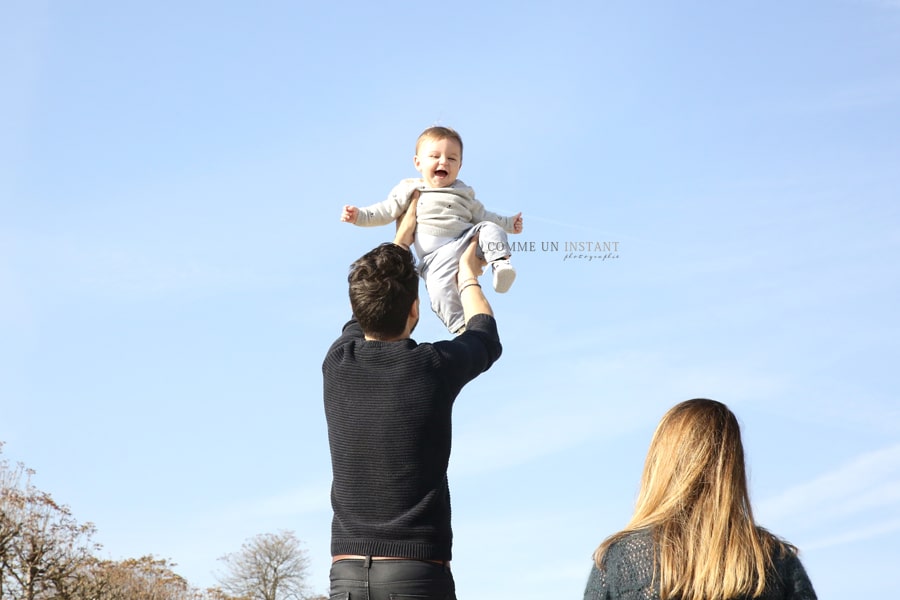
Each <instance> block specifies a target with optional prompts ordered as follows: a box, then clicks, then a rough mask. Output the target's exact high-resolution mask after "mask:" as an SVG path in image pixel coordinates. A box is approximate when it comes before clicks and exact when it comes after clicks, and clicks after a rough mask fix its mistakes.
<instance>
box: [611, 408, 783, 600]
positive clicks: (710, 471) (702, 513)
mask: <svg viewBox="0 0 900 600" xmlns="http://www.w3.org/2000/svg"><path fill="white" fill-rule="evenodd" d="M643 529H649V530H650V531H651V532H652V534H653V541H654V548H655V550H656V552H655V555H654V565H653V572H654V580H655V581H656V582H658V584H659V592H660V598H661V599H662V600H667V599H668V598H683V599H684V600H712V599H715V598H733V597H735V596H739V595H751V596H754V597H755V596H759V595H760V594H762V593H763V591H764V590H765V587H766V575H767V572H771V567H772V555H773V552H775V551H778V552H785V551H792V552H796V549H795V548H794V547H793V546H790V545H789V544H787V543H785V542H783V541H781V540H779V539H778V538H776V537H775V536H773V535H772V534H770V533H769V532H768V531H766V530H765V529H763V528H761V527H759V526H757V525H756V523H755V521H754V520H753V511H752V509H751V507H750V497H749V494H748V491H747V474H746V470H745V466H744V447H743V444H742V443H741V430H740V425H738V421H737V418H736V417H735V416H734V414H733V413H732V412H731V411H730V410H729V409H728V407H727V406H725V405H724V404H722V403H721V402H716V401H715V400H707V399H703V398H697V399H694V400H687V401H685V402H682V403H680V404H677V405H675V406H674V407H673V408H671V409H670V410H669V411H668V412H667V413H666V414H665V415H664V416H663V418H662V420H661V421H660V422H659V425H658V426H657V428H656V432H655V433H654V434H653V440H652V441H651V442H650V449H649V450H648V452H647V459H646V461H645V463H644V472H643V475H642V477H641V489H640V492H639V493H638V498H637V503H636V505H635V510H634V515H633V516H632V517H631V521H630V522H629V523H628V524H627V525H626V527H625V529H624V530H622V531H620V532H618V533H616V534H614V535H612V536H610V537H609V538H607V539H606V540H604V542H603V543H602V544H600V546H599V547H598V548H597V550H596V551H595V552H594V560H595V562H596V563H597V566H598V567H602V566H603V559H604V557H605V555H606V551H607V550H608V549H609V547H610V546H611V545H612V544H614V543H615V542H617V541H619V540H621V539H622V538H624V537H626V536H628V535H629V534H631V533H634V532H635V531H638V530H643Z"/></svg>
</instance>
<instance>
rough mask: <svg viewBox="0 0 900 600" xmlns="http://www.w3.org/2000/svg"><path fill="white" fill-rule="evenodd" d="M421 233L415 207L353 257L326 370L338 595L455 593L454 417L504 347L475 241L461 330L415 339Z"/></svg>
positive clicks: (447, 596)
mask: <svg viewBox="0 0 900 600" xmlns="http://www.w3.org/2000/svg"><path fill="white" fill-rule="evenodd" d="M414 231H415V203H413V205H411V207H410V209H409V210H408V211H407V214H406V215H405V216H404V217H403V218H402V221H400V222H399V223H398V230H397V237H396V238H395V243H393V244H390V243H388V244H382V245H381V246H379V247H377V248H375V249H374V250H372V251H370V252H368V253H367V254H366V255H364V256H363V257H362V258H360V259H359V260H357V261H356V262H355V263H353V265H352V266H351V269H350V275H349V277H348V281H349V284H350V286H349V287H350V305H351V308H352V309H353V318H352V319H351V320H350V321H349V322H348V323H347V324H346V325H344V329H343V333H342V335H341V337H339V338H338V339H337V341H335V342H334V344H332V346H331V348H330V349H329V351H328V354H327V356H326V357H325V361H324V363H323V365H322V372H323V375H324V395H325V416H326V419H327V421H328V440H329V445H330V448H331V462H332V471H333V483H332V490H331V503H332V508H333V509H334V518H333V520H332V528H331V553H332V556H333V561H332V567H331V597H332V598H347V597H350V598H352V599H354V600H355V599H356V598H365V599H367V600H389V599H390V598H391V597H392V596H391V594H395V595H399V596H400V597H403V596H404V595H410V596H413V597H415V598H423V599H429V598H434V599H440V600H455V598H456V593H455V586H454V582H453V576H452V574H451V573H450V569H449V565H450V559H451V545H452V539H453V534H452V531H451V527H450V492H449V487H448V483H447V465H448V463H449V459H450V445H451V436H450V432H451V423H450V416H451V411H452V407H453V401H454V399H455V398H456V396H457V395H458V394H459V392H460V390H462V388H463V386H464V385H465V384H466V383H468V382H469V381H471V380H472V379H474V378H475V377H477V376H478V375H479V374H480V373H482V372H484V371H486V370H487V369H488V368H490V366H491V365H492V364H493V363H494V361H496V360H497V358H499V356H500V353H501V346H500V339H499V337H498V335H497V324H496V321H495V320H494V317H493V313H492V311H491V307H490V305H489V304H488V301H487V299H486V298H485V297H484V294H483V293H482V291H481V287H480V286H479V284H478V276H479V275H481V273H482V270H483V268H484V264H485V263H484V261H483V260H482V259H480V258H478V256H477V254H476V247H477V245H476V243H474V242H477V240H475V241H473V244H472V245H471V246H469V248H468V250H467V251H466V253H465V254H464V255H463V258H462V260H461V261H460V267H459V276H458V283H459V290H460V295H461V298H462V304H463V309H464V312H465V319H466V329H465V331H464V332H463V333H462V334H460V335H459V336H457V337H456V338H454V339H453V340H449V341H441V342H436V343H434V344H417V343H416V342H415V341H414V340H412V339H411V337H410V336H411V334H412V331H413V329H414V328H415V326H416V323H417V322H418V320H419V298H418V289H419V281H418V274H417V273H416V270H415V264H414V261H413V257H412V254H411V253H410V251H409V249H408V247H409V244H410V243H411V242H412V238H413V235H414ZM348 595H349V596H348ZM394 597H397V596H394Z"/></svg>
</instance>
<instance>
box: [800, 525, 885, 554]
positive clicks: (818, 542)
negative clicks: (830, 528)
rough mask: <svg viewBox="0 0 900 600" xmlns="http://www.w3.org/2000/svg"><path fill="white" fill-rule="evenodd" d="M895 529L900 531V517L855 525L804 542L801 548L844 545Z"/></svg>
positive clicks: (810, 548) (817, 548)
mask: <svg viewBox="0 0 900 600" xmlns="http://www.w3.org/2000/svg"><path fill="white" fill-rule="evenodd" d="M895 531H900V518H898V519H891V520H888V521H883V522H880V523H876V524H874V525H869V526H866V527H855V528H853V529H851V530H849V531H846V532H843V533H839V534H836V535H832V536H828V537H824V538H820V539H814V540H811V541H808V542H806V543H804V544H802V548H801V549H802V550H804V551H808V550H819V549H822V548H830V547H833V546H842V545H844V544H850V543H854V542H861V541H865V540H869V539H872V538H877V537H881V536H885V535H888V534H890V533H893V532H895Z"/></svg>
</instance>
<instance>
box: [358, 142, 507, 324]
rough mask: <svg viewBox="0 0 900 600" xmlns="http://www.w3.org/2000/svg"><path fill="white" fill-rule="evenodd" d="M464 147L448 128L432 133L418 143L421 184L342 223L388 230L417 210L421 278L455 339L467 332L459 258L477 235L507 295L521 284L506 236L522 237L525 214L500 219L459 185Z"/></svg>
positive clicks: (402, 187) (408, 185)
mask: <svg viewBox="0 0 900 600" xmlns="http://www.w3.org/2000/svg"><path fill="white" fill-rule="evenodd" d="M462 153H463V143H462V138H461V137H460V135H459V134H458V133H457V132H456V131H454V130H452V129H450V128H449V127H429V128H428V129H426V130H425V131H424V132H422V135H420V136H419V139H418V140H417V141H416V155H415V157H414V158H413V164H415V167H416V170H417V171H419V173H421V174H422V177H421V178H419V179H404V180H403V181H401V182H400V183H399V184H397V185H396V186H395V187H394V189H393V190H391V193H390V195H389V196H388V198H387V200H385V201H383V202H379V203H378V204H373V205H371V206H365V207H363V208H357V207H356V206H345V207H344V211H343V213H342V214H341V221H344V222H345V223H354V224H356V225H360V226H363V227H369V226H375V225H387V224H388V223H390V222H391V221H394V220H395V219H397V217H399V216H400V215H402V214H403V213H404V212H405V211H406V209H407V208H408V207H409V205H410V203H411V201H412V199H413V198H414V197H416V196H417V197H418V203H417V207H416V221H417V227H416V239H415V247H416V254H417V255H418V256H419V259H420V261H421V264H420V266H419V273H420V275H421V276H422V278H423V279H424V280H425V288H426V289H427V290H428V296H429V298H431V308H432V310H434V312H435V313H436V314H437V315H438V317H440V319H441V321H443V323H444V325H446V326H447V329H449V330H450V332H451V333H461V332H462V331H463V330H464V329H465V325H466V324H465V319H464V318H463V310H462V304H461V302H460V300H459V290H458V289H457V283H456V273H457V271H458V269H459V258H460V256H461V255H462V253H463V251H464V250H465V249H466V247H467V246H468V245H469V241H470V240H471V239H472V237H473V236H475V235H476V234H477V235H478V247H479V252H478V255H479V257H481V258H484V259H485V260H486V261H487V262H488V263H489V264H490V265H491V267H492V269H493V284H494V289H495V290H496V291H497V292H500V293H501V294H502V293H505V292H506V291H507V290H509V288H510V286H512V284H513V281H515V279H516V271H515V269H513V267H512V265H510V264H509V257H510V249H509V242H508V241H507V237H506V234H507V233H522V213H519V214H517V215H515V216H512V217H501V216H500V215H497V214H495V213H492V212H490V211H487V210H485V208H484V206H483V205H482V204H481V202H479V201H478V200H477V199H476V198H475V190H473V189H472V188H470V187H469V186H467V185H466V184H464V183H463V182H462V181H460V180H458V179H457V178H456V177H457V175H459V169H460V167H462Z"/></svg>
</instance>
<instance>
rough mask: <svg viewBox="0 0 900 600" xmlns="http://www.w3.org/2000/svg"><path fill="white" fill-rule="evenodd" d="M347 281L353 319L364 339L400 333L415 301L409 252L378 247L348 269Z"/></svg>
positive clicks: (391, 246)
mask: <svg viewBox="0 0 900 600" xmlns="http://www.w3.org/2000/svg"><path fill="white" fill-rule="evenodd" d="M347 281H348V282H349V284H350V306H351V307H352V308H353V315H354V316H355V317H356V320H357V321H359V325H360V327H362V329H363V331H364V332H365V334H366V335H368V336H369V337H372V338H375V339H377V340H381V339H392V338H395V337H397V336H399V335H400V334H402V333H403V331H404V330H405V329H406V319H407V317H408V316H409V311H410V309H411V308H412V305H413V302H415V301H416V299H417V298H418V297H419V276H418V273H416V265H415V261H414V260H413V255H412V252H410V251H409V250H407V249H405V248H403V247H401V246H398V245H396V244H392V243H384V244H381V245H380V246H378V247H377V248H375V249H374V250H370V251H369V252H367V253H366V254H364V255H363V256H362V257H361V258H359V259H358V260H357V261H356V262H354V263H353V264H352V265H350V274H349V275H348V276H347Z"/></svg>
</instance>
